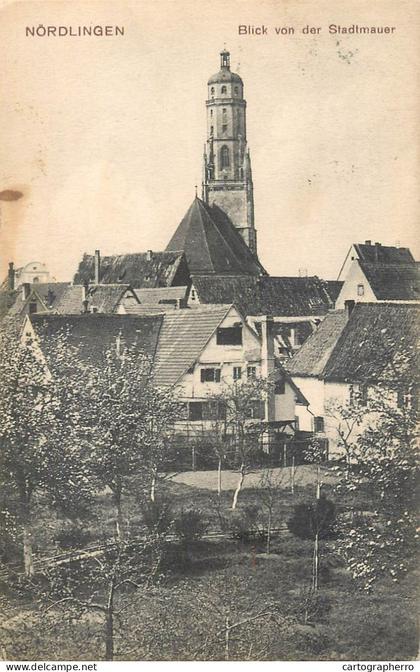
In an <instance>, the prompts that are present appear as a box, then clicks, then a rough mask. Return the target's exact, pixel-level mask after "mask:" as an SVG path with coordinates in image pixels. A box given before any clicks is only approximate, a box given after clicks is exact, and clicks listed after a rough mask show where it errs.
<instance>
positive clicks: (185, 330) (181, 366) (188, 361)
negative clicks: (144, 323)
mask: <svg viewBox="0 0 420 672" xmlns="http://www.w3.org/2000/svg"><path fill="white" fill-rule="evenodd" d="M230 308H231V306H230V305H229V306H202V307H199V308H193V309H188V308H187V309H185V310H175V311H171V312H168V313H165V318H164V321H163V324H162V329H161V331H160V335H159V343H158V353H157V358H156V368H155V381H156V383H157V384H158V385H174V384H175V383H176V382H177V381H178V380H179V379H180V377H181V376H182V375H183V374H184V373H185V371H187V369H188V368H189V367H190V366H191V365H192V364H193V363H194V362H195V361H196V360H197V359H198V357H199V356H200V354H201V352H202V350H203V348H204V347H205V345H206V344H207V342H208V341H209V339H210V338H211V336H212V335H213V333H214V331H215V330H216V329H217V327H218V326H219V324H220V322H221V321H222V320H223V318H224V317H225V316H226V315H227V313H228V312H229V310H230Z"/></svg>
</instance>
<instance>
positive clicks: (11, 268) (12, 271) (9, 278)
mask: <svg viewBox="0 0 420 672" xmlns="http://www.w3.org/2000/svg"><path fill="white" fill-rule="evenodd" d="M7 284H8V287H9V289H14V288H15V266H14V263H13V261H9V272H8V275H7Z"/></svg>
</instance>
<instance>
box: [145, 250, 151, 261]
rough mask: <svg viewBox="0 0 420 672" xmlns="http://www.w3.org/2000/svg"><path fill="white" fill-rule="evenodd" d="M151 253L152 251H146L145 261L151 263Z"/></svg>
mask: <svg viewBox="0 0 420 672" xmlns="http://www.w3.org/2000/svg"><path fill="white" fill-rule="evenodd" d="M152 256H153V252H152V250H147V252H146V261H152Z"/></svg>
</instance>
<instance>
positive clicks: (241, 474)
mask: <svg viewBox="0 0 420 672" xmlns="http://www.w3.org/2000/svg"><path fill="white" fill-rule="evenodd" d="M244 479H245V465H244V463H242V464H241V468H240V472H239V481H238V485H237V486H236V490H235V494H234V495H233V502H232V511H234V510H235V509H236V505H237V503H238V497H239V493H240V491H241V488H242V485H243V482H244Z"/></svg>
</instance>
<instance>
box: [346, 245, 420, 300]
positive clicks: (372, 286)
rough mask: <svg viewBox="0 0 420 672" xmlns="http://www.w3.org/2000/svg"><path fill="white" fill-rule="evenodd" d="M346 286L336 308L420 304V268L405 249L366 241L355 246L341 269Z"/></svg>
mask: <svg viewBox="0 0 420 672" xmlns="http://www.w3.org/2000/svg"><path fill="white" fill-rule="evenodd" d="M339 279H342V280H343V286H342V288H341V291H340V293H339V295H338V297H337V301H336V304H335V307H336V308H337V309H342V308H344V304H345V302H346V301H348V300H353V301H358V302H360V301H366V302H372V301H418V300H420V265H419V263H418V262H416V261H415V260H414V258H413V255H412V254H411V252H410V250H409V249H408V248H406V247H391V246H385V245H381V244H380V243H375V244H374V245H372V243H371V241H370V240H367V241H366V242H365V243H364V244H363V245H361V244H356V245H352V247H351V248H350V250H349V252H348V254H347V257H346V259H345V261H344V264H343V266H342V268H341V271H340V275H339Z"/></svg>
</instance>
